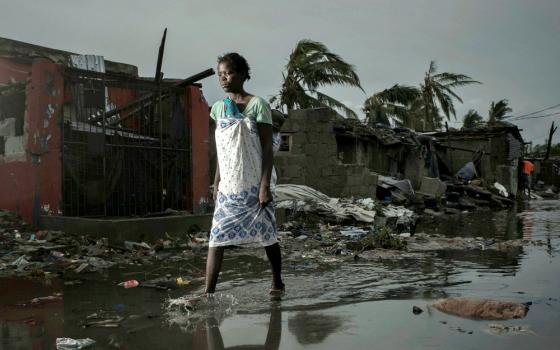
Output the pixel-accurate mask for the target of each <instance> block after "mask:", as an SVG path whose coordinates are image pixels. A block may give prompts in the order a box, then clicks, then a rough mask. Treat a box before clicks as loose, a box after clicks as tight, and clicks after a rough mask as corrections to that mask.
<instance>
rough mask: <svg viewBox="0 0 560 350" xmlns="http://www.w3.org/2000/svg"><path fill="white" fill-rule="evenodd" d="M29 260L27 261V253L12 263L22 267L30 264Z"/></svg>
mask: <svg viewBox="0 0 560 350" xmlns="http://www.w3.org/2000/svg"><path fill="white" fill-rule="evenodd" d="M29 264H30V263H29V261H27V257H26V256H25V255H22V256H20V257H19V258H17V259H16V260H14V261H12V263H11V264H10V265H12V266H16V267H17V268H22V267H25V266H27V265H29Z"/></svg>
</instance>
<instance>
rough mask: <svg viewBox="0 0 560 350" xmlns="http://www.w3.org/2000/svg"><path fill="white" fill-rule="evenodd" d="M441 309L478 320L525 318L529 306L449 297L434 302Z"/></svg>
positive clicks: (510, 302) (508, 302)
mask: <svg viewBox="0 0 560 350" xmlns="http://www.w3.org/2000/svg"><path fill="white" fill-rule="evenodd" d="M432 306H433V307H434V308H436V309H437V310H439V311H442V312H445V313H448V314H451V315H455V316H459V317H465V318H472V319H477V320H507V319H511V318H524V317H525V316H526V315H527V312H528V311H529V307H528V306H527V305H524V304H520V303H517V302H513V301H499V300H490V299H469V298H448V299H440V300H438V301H436V302H435V303H434V304H432Z"/></svg>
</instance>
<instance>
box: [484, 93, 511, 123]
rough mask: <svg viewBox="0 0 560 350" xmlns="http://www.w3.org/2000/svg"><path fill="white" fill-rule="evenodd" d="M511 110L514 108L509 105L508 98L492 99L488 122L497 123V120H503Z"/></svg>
mask: <svg viewBox="0 0 560 350" xmlns="http://www.w3.org/2000/svg"><path fill="white" fill-rule="evenodd" d="M511 111H512V109H511V108H510V107H509V106H508V100H506V99H502V100H499V101H498V102H494V101H492V103H491V104H490V110H488V122H489V123H495V122H496V121H499V120H503V119H504V118H505V117H506V115H507V114H508V113H510V112H511Z"/></svg>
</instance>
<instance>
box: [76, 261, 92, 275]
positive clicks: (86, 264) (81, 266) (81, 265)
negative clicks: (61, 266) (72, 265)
mask: <svg viewBox="0 0 560 350" xmlns="http://www.w3.org/2000/svg"><path fill="white" fill-rule="evenodd" d="M88 266H89V264H88V263H82V264H80V266H78V267H77V268H76V269H75V270H74V271H75V272H76V273H80V272H82V271H84V269H85V268H86V267H88Z"/></svg>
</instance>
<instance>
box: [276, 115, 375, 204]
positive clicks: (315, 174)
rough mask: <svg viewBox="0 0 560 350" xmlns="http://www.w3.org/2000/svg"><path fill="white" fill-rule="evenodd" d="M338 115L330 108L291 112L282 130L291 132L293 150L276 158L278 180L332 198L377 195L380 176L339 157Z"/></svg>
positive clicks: (285, 132) (281, 153) (287, 132)
mask: <svg viewBox="0 0 560 350" xmlns="http://www.w3.org/2000/svg"><path fill="white" fill-rule="evenodd" d="M335 116H336V114H335V113H334V112H333V111H331V110H330V109H327V108H319V109H307V110H296V111H291V112H290V114H289V116H288V119H287V120H286V123H285V124H284V126H283V127H282V133H283V134H288V135H291V137H292V145H291V149H290V151H289V152H279V153H278V154H277V155H276V156H275V158H274V164H275V167H276V171H277V173H278V179H279V181H278V183H291V184H300V185H306V186H309V187H312V188H315V189H317V190H318V191H321V192H323V193H325V194H327V195H328V196H331V197H350V196H354V197H374V196H375V189H376V186H377V175H376V174H375V173H372V172H370V171H369V169H368V168H367V167H366V166H364V165H355V164H342V163H341V162H340V161H339V159H338V154H337V145H336V137H335V134H334V133H333V122H334V119H335Z"/></svg>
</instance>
